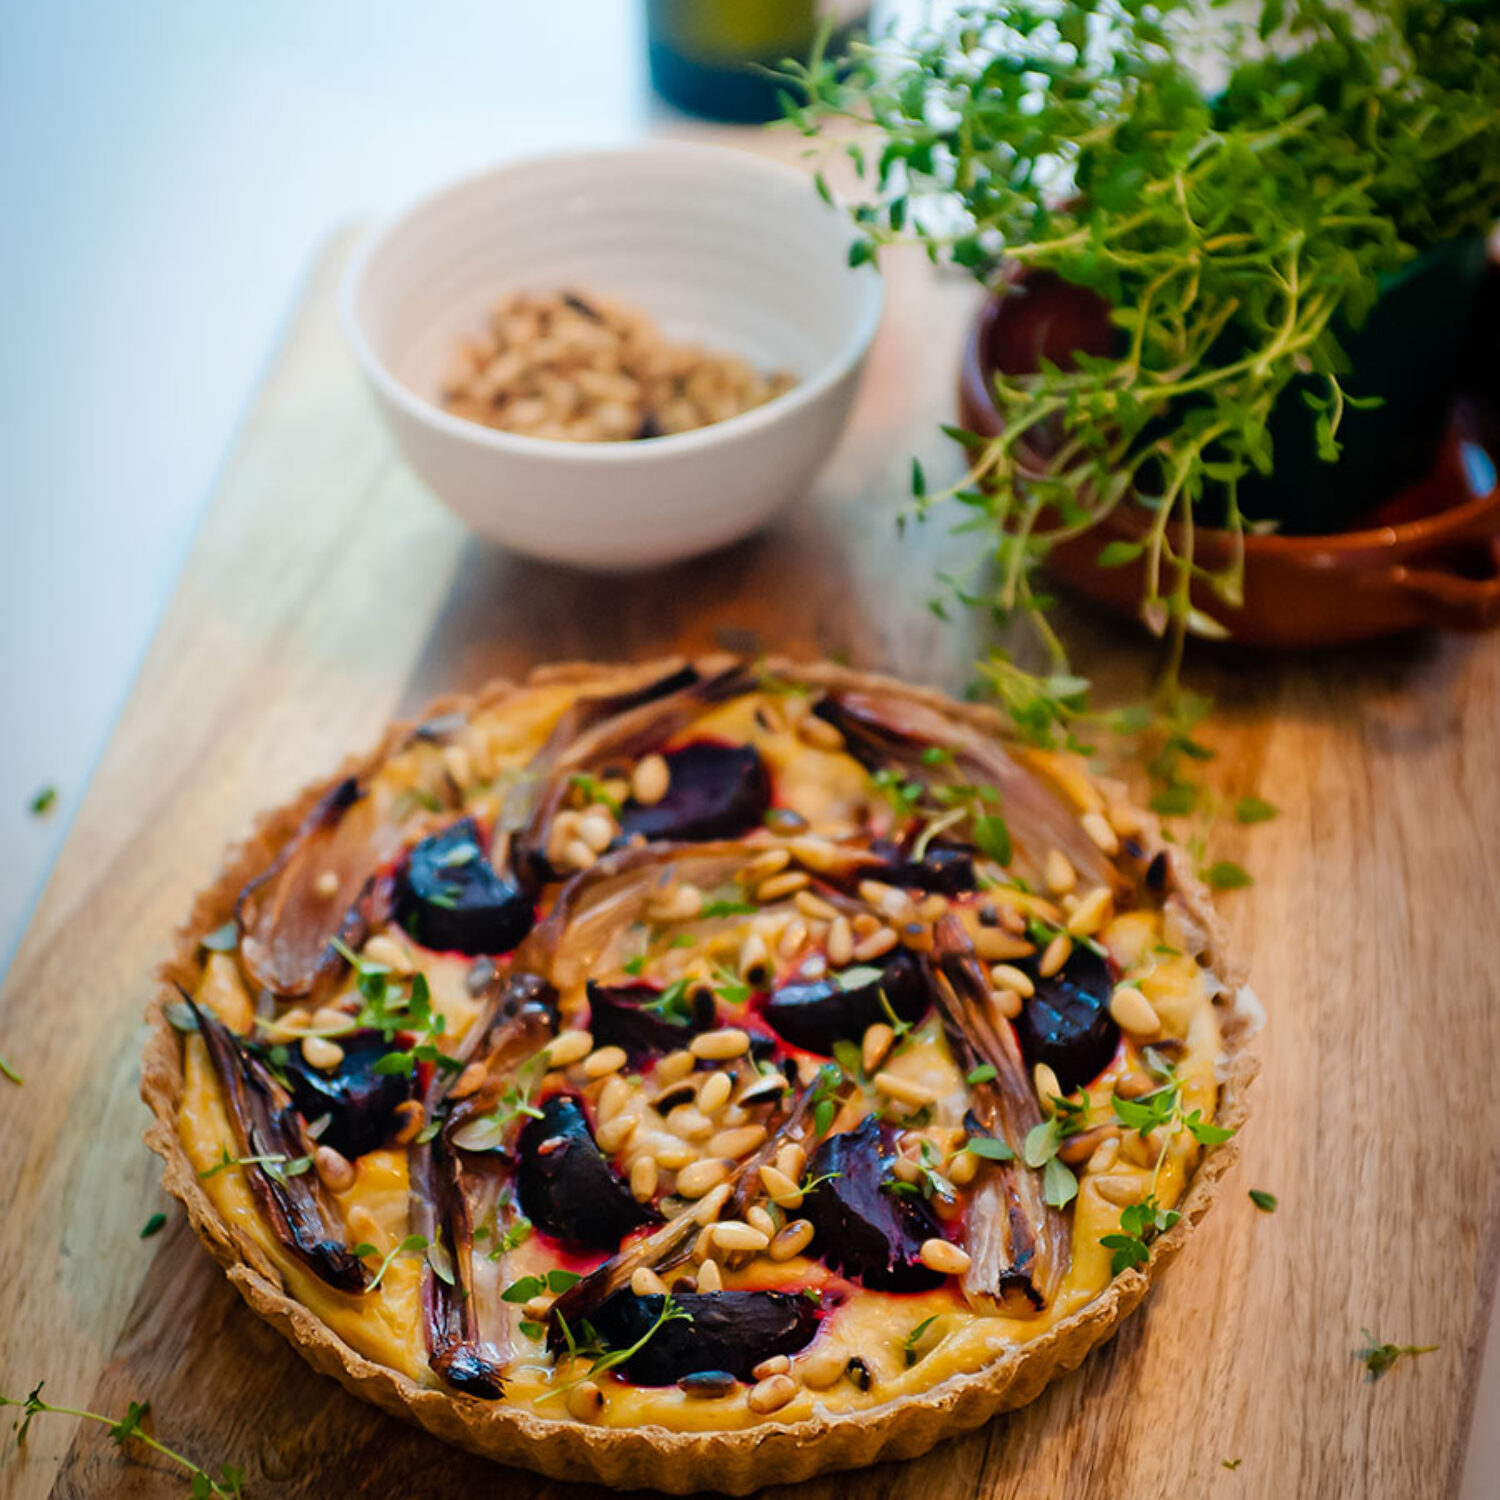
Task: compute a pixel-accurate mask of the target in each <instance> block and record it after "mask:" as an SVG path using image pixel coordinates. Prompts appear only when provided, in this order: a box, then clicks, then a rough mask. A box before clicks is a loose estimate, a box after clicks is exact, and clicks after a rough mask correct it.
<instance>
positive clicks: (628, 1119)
mask: <svg viewBox="0 0 1500 1500" xmlns="http://www.w3.org/2000/svg"><path fill="white" fill-rule="evenodd" d="M635 1126H636V1118H635V1116H634V1115H626V1114H619V1115H616V1116H615V1117H614V1118H613V1119H612V1120H606V1121H605V1122H604V1123H603V1124H602V1125H601V1126H600V1127H599V1128H598V1129H597V1130H596V1131H595V1132H594V1139H595V1140H596V1141H597V1142H598V1143H599V1149H600V1150H601V1151H602V1152H604V1154H605V1155H606V1156H613V1155H614V1154H615V1152H616V1151H618V1150H619V1149H620V1147H621V1146H623V1145H624V1144H625V1142H626V1141H628V1140H629V1139H630V1137H631V1136H633V1135H634V1134H635Z"/></svg>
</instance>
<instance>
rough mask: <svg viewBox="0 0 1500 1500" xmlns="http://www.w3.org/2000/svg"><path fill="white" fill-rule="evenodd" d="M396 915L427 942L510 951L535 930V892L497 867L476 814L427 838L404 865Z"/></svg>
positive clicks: (451, 948) (455, 948) (472, 950)
mask: <svg viewBox="0 0 1500 1500" xmlns="http://www.w3.org/2000/svg"><path fill="white" fill-rule="evenodd" d="M397 915H398V918H399V920H400V921H401V924H402V925H403V926H404V927H405V928H406V930H407V931H408V932H409V933H411V935H412V936H413V937H414V938H415V939H416V940H417V942H419V943H420V944H421V945H422V946H423V947H424V948H433V949H438V950H440V951H445V952H457V953H468V954H471V955H473V954H480V953H509V952H510V950H511V949H512V948H514V947H515V946H516V944H517V943H519V942H520V941H521V939H522V938H523V937H525V936H526V934H527V933H528V932H530V931H531V924H532V920H533V915H534V913H533V908H532V904H531V898H530V897H529V896H527V895H526V893H525V892H524V891H523V890H522V889H521V887H520V886H519V885H517V884H516V883H515V882H514V881H511V880H507V879H505V878H504V877H503V876H501V875H499V874H497V873H496V871H495V868H494V866H493V865H491V864H490V862H489V859H488V858H487V857H486V855H485V852H484V837H483V835H482V834H481V833H480V831H479V825H478V824H477V823H476V822H475V821H474V819H473V818H460V819H459V821H458V822H457V823H454V824H453V825H452V826H451V827H448V828H445V829H443V831H442V832H441V833H435V834H433V835H432V836H431V837H430V838H425V839H423V840H422V842H421V843H420V844H418V845H417V846H416V848H415V849H413V850H412V851H411V854H410V855H409V856H408V858H407V861H406V864H405V866H404V868H403V869H402V871H401V881H400V892H399V895H398V897H397Z"/></svg>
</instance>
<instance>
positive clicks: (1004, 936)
mask: <svg viewBox="0 0 1500 1500" xmlns="http://www.w3.org/2000/svg"><path fill="white" fill-rule="evenodd" d="M974 951H975V952H976V953H977V954H978V955H979V956H980V957H981V958H982V959H984V960H985V961H986V962H987V963H994V962H995V961H996V960H997V959H1007V958H1026V957H1027V956H1028V955H1030V954H1032V953H1035V952H1036V947H1035V945H1033V944H1031V943H1028V942H1027V941H1026V939H1025V938H1020V937H1017V936H1016V935H1015V934H1014V933H1013V932H1007V931H1006V929H1005V928H1003V927H979V928H978V929H976V931H975V933H974Z"/></svg>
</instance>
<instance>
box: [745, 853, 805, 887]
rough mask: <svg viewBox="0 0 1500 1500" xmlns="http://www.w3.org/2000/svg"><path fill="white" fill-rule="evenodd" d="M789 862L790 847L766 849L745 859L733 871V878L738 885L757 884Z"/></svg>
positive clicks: (775, 873)
mask: <svg viewBox="0 0 1500 1500" xmlns="http://www.w3.org/2000/svg"><path fill="white" fill-rule="evenodd" d="M791 862H792V851H791V850H790V849H767V850H766V851H765V853H764V854H757V855H756V856H755V858H754V859H747V860H746V861H745V863H744V864H743V865H741V866H740V868H739V869H738V870H737V871H736V872H735V877H734V878H735V880H736V881H738V882H739V884H740V885H759V884H760V882H761V881H762V880H769V879H770V878H771V876H773V875H779V874H780V873H781V872H782V871H783V870H784V869H786V867H787V866H788V865H789V864H791Z"/></svg>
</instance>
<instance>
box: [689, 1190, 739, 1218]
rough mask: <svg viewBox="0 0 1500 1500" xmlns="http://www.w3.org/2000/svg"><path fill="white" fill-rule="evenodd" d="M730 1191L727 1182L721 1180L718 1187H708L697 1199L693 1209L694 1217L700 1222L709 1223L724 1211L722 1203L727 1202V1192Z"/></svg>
mask: <svg viewBox="0 0 1500 1500" xmlns="http://www.w3.org/2000/svg"><path fill="white" fill-rule="evenodd" d="M731 1191H732V1189H731V1188H730V1185H729V1184H728V1183H727V1182H721V1183H720V1184H719V1185H718V1187H716V1188H711V1189H709V1191H708V1192H706V1193H705V1194H704V1195H703V1196H702V1197H701V1198H700V1199H699V1200H698V1206H697V1208H695V1209H694V1210H693V1215H694V1217H695V1218H696V1219H697V1220H698V1222H699V1223H700V1224H711V1223H713V1221H714V1220H715V1219H717V1218H718V1217H719V1215H720V1214H721V1213H723V1211H724V1205H725V1204H726V1203H728V1202H729V1194H730V1192H731Z"/></svg>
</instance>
